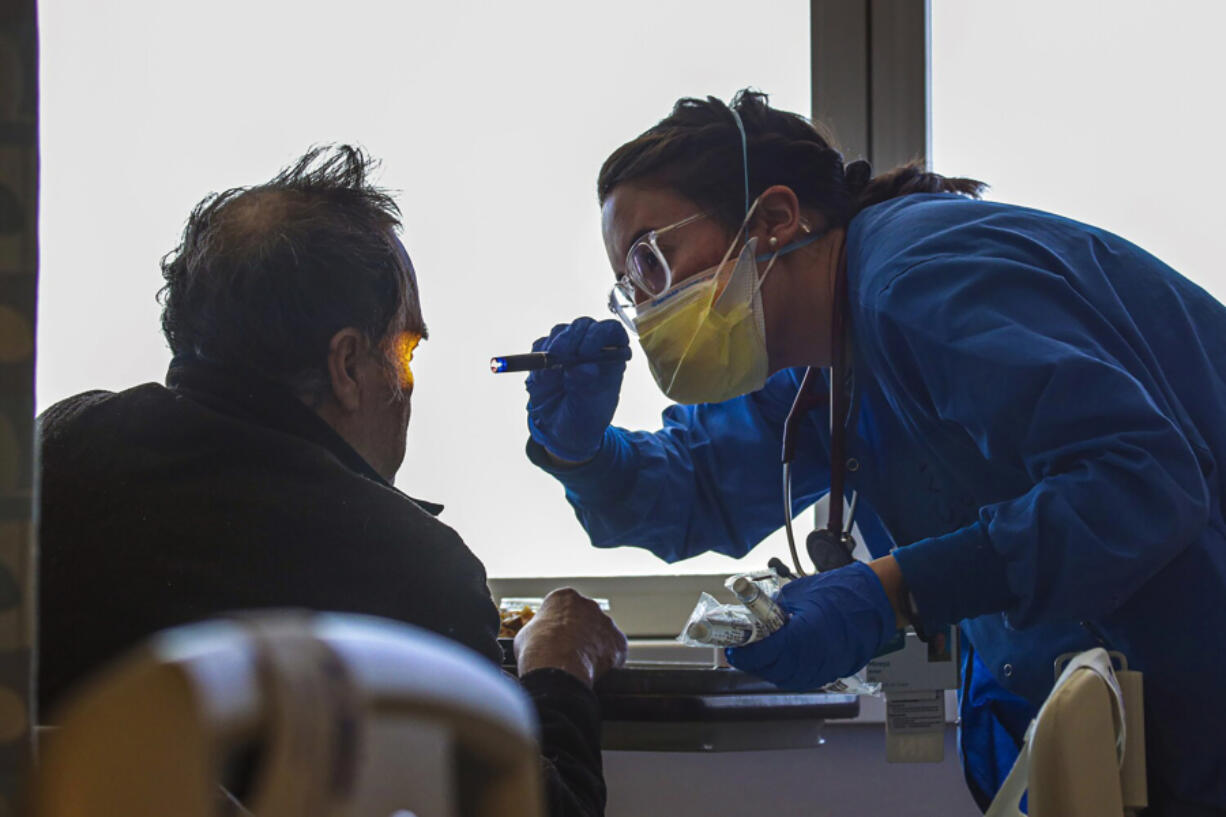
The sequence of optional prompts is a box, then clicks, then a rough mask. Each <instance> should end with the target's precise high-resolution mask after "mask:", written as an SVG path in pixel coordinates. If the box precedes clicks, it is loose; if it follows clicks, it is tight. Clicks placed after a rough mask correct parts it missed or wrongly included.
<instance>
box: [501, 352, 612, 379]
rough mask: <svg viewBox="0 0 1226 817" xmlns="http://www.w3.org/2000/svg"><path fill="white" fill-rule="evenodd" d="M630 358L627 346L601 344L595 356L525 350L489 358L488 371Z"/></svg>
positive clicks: (556, 366) (546, 367) (527, 368)
mask: <svg viewBox="0 0 1226 817" xmlns="http://www.w3.org/2000/svg"><path fill="white" fill-rule="evenodd" d="M629 359H630V347H628V346H603V347H601V349H600V354H599V355H597V356H595V357H576V358H559V357H558V356H557V355H554V354H551V353H549V352H527V353H525V354H522V355H502V356H501V357H492V358H490V371H491V372H493V373H494V374H503V373H506V372H531V371H534V370H537V369H560V368H561V367H563V366H578V365H580V364H583V363H612V362H614V361H618V360H629Z"/></svg>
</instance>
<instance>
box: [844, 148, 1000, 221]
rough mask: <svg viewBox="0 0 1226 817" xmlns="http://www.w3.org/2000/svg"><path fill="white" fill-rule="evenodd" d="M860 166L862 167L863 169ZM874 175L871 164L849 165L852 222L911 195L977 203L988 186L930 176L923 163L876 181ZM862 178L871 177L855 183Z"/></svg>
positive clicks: (958, 179) (860, 162) (848, 184)
mask: <svg viewBox="0 0 1226 817" xmlns="http://www.w3.org/2000/svg"><path fill="white" fill-rule="evenodd" d="M858 166H862V169H861V168H860V167H858ZM871 173H872V170H871V168H870V167H869V164H868V162H866V161H864V160H863V159H861V160H858V161H855V162H852V163H851V164H849V165H847V167H846V169H845V171H844V175H845V177H846V179H847V188H848V192H849V193H850V194H851V207H850V210H849V214H848V220H849V221H850V220H851V219H852V218H854V217H855V215H856V214H857V213H859V212H860V211H861V210H863V209H864V208H866V207H872V206H873V205H874V204H881V202H883V201H888V200H889V199H896V198H898V197H899V196H906V195H908V194H910V193H958V194H960V195H963V196H969V197H971V198H973V199H977V198H979V197H980V196H981V195H982V194H983V191H984V189H985V188H986V187H987V185H986V184H984V183H983V182H981V181H976V180H975V179H963V178H958V177H949V176H942V175H941V174H939V173H929V172H927V171H926V170H924V163H923V162H911V163H910V164H905V165H903V166H902V167H896V168H894V169H893V170H891V171H890V172H889V173H883V174H882V175H880V176H877V177H875V178H872V177H871ZM860 174H867V175H865V176H864V180H863V181H862V182H860V181H859V180H858V178H857V180H856V182H853V179H852V177H853V176H857V177H858V176H859V175H860Z"/></svg>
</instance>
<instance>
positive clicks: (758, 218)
mask: <svg viewBox="0 0 1226 817" xmlns="http://www.w3.org/2000/svg"><path fill="white" fill-rule="evenodd" d="M754 222H755V225H754V226H755V227H758V228H760V229H761V230H762V235H764V238H763V239H761V240H762V241H769V240H770V239H772V238H774V239H776V241H775V244H774V248H776V249H777V248H779V247H782V246H784V245H785V244H787V243H789V242H791V241H794V240H796V239H797V238H801V237H802V235H801V234H802V232H803V231H802V230H801V229H800V199H798V198H797V197H796V192H795V191H794V190H792V188H790V187H788V186H787V185H783V184H776V185H774V186H772V187H768V188H766V189H765V190H763V191H762V195H761V196H760V197H759V198H758V207H757V210H755V211H754ZM760 249H761V250H765V249H768V247H766V246H764V247H761V248H760Z"/></svg>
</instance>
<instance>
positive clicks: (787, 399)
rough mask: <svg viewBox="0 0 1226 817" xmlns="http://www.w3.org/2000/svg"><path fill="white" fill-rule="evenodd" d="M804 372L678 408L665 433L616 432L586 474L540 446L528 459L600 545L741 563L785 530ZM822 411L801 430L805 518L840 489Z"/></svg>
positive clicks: (800, 493) (799, 482)
mask: <svg viewBox="0 0 1226 817" xmlns="http://www.w3.org/2000/svg"><path fill="white" fill-rule="evenodd" d="M801 374H803V370H784V371H781V372H779V373H777V374H776V375H774V376H773V377H771V378H770V380H768V381H767V384H766V385H765V386H764V387H763V388H762V389H761V390H759V391H757V392H754V393H752V394H748V395H745V396H743V397H738V398H736V399H733V400H728V401H725V402H723V403H706V404H703V405H698V406H681V405H674V406H670V407H669V408H668V409H666V410H665V412H664V415H663V421H664V427H663V428H662V429H660V430H659V431H655V432H646V431H628V430H626V429H623V428H617V427H611V428H609V429H608V430H607V431H606V432H605V436H604V441H603V444H602V445H601V448H600V451H599V452H598V453H597V455H596V457H595V459H593V460H591V461H590V462H588V463H585V464H584V465H581V466H579V467H576V468H560V467H556V466H553V465H552V464H551V463H550V462H549V459H548V457H547V456H546V454H545V452H544V451H543V450H542V449H541V448H540V447H539V446H537V445H536V444H535V443H532V442H529V444H528V449H527V453H528V458H529V459H530V460H531V461H532V462H533V463H534V464H536V465H537V466H539V467H540V468H542V469H543V470H545V471H546V472H548V473H550V474H552V475H553V476H554V477H555V478H556V479H557V480H558V481H559V482H561V483H562V485H563V486H564V487H565V489H566V498H567V500H568V501H569V502H570V504H571V505H572V507H574V509H575V514H576V516H577V517H578V518H579V522H580V523H581V524H582V525H583V527H584V529H585V530H587V532H588V536H589V537H590V538H591V541H592V544H593V545H595V546H596V547H617V546H621V545H633V546H637V547H642V548H646V549H647V550H650V551H651V552H652V553H654V554H656V555H657V556H659V557H660V558H661V559H664V560H665V561H668V562H675V561H679V560H681V559H686V558H689V557H690V556H696V555H698V554H700V553H705V552H707V551H715V552H717V553H723V554H726V555H728V556H733V557H740V556H743V555H745V554H746V553H748V552H749V550H751V549H752V548H753V546H754V545H756V544H757V543H758V542H760V541H761V540H762V539H763V538H765V537H766V536H767V535H768V534H770V533H771V532H772V531H774V530H776V529H778V528H779V527H781V526H782V525H783V510H782V507H783V487H782V482H781V476H780V464H779V454H780V449H781V446H782V436H783V423H784V420H785V419H786V418H787V413H788V410H789V409H790V408H791V405H792V400H793V398H795V396H796V390H797V388H798V387H799V383H800V375H801ZM819 414H820V417H821V418H824V417H825V414H824V412H818V413H816V414H814V415H813V417H812V418H810V419H809V420H808V421H806V422H805V423H804V427H803V428H802V429H801V432H800V441H799V445H798V446H797V449H798V454H797V459H796V463H795V468H794V470H795V477H794V480H793V502H792V505H793V509H794V510H795V511H797V512H798V511H799V510H800V509H802V508H804V507H807V506H808V505H811V504H812V503H813V502H814V501H816V499H817V498H818V496H820V494H821V493H822V492H824V491H825V490H828V488H829V484H830V479H829V466H828V465H827V464H826V463H825V458H826V456H827V455H826V454H825V452H826V450H827V448H826V443H825V441H824V439H823V437H822V435H821V432H820V426H819V423H818V415H819Z"/></svg>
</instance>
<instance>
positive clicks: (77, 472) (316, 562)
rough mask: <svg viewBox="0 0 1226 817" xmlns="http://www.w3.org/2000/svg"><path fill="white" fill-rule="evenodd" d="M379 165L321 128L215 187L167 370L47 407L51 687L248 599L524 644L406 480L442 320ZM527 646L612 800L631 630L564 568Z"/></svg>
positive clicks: (562, 803)
mask: <svg viewBox="0 0 1226 817" xmlns="http://www.w3.org/2000/svg"><path fill="white" fill-rule="evenodd" d="M370 165H371V163H370V161H369V160H368V159H367V157H366V156H364V155H363V153H362V152H361V151H359V150H356V149H354V148H350V147H344V146H342V147H338V148H326V149H325V148H317V149H314V150H312V151H310V152H309V153H307V154H306V155H305V156H303V157H302V159H300V160H299V161H298V162H297V163H296V164H295V165H294V166H293V167H291V168H289V169H287V170H285V171H284V172H282V173H281V174H280V175H278V176H277V177H276V178H274V179H273V180H272V181H270V182H268V183H267V184H263V185H259V186H256V187H249V188H238V189H234V190H228V191H226V192H224V193H221V194H216V195H212V196H210V197H208V198H206V199H205V200H204V201H202V202H201V203H200V204H199V205H198V206H197V207H196V209H195V210H194V211H193V212H192V214H191V217H190V218H189V219H188V222H187V226H186V228H185V229H184V232H183V240H182V243H181V244H180V246H179V247H178V248H177V249H175V250H174V251H172V252H171V253H169V254H168V255H167V257H166V258H165V259H163V262H162V271H163V276H164V277H165V280H166V285H165V287H164V288H163V290H162V292H161V298H162V303H163V306H164V311H163V313H162V326H163V330H164V332H165V335H166V338H167V341H168V342H169V343H170V348H171V350H172V351H173V352H174V360H173V362H172V363H171V366H170V371H169V373H168V374H167V377H166V385H165V386H161V385H158V384H153V383H149V384H145V385H143V386H137V387H136V388H132V389H129V390H127V391H123V392H118V393H112V392H102V391H94V392H87V393H85V394H80V395H77V396H76V397H72V398H69V399H67V400H64V401H63V402H61V403H58V404H56V405H55V406H52V407H51V408H49V409H48V410H47V411H46V412H45V413H44V414H43V416H42V417H41V418H40V421H39V429H40V436H41V445H42V496H41V506H42V521H41V532H40V537H41V548H42V550H41V555H42V560H41V566H40V573H41V588H40V589H41V596H40V605H41V633H40V636H41V645H40V650H41V654H40V658H41V666H40V678H39V688H40V696H41V700H42V703H43V705H44V706H48V705H52V706H53V705H54V704H55V702H56V700H57V699H58V698H60V697H61V695H62V694H63V692H64V691H65V689H66V688H67V687H69V686H70V685H71V684H72V683H73V682H75V681H77V680H78V679H80V678H81V677H82V676H83V675H85V674H87V673H88V672H90V671H91V670H93V669H94V668H96V667H98V666H99V665H100V664H101V663H103V662H104V661H106V660H107V659H108V658H111V657H112V656H114V655H115V654H117V653H119V652H121V651H122V650H124V649H126V648H128V647H130V646H132V645H133V644H135V643H137V642H138V641H140V640H141V639H143V638H144V637H146V636H148V635H150V634H152V633H154V632H156V631H158V630H161V629H164V628H167V627H172V626H175V625H178V624H183V623H185V622H189V621H194V620H198V619H201V618H206V617H209V616H214V615H217V614H220V613H223V612H226V611H231V610H237V609H250V608H261V607H298V608H308V609H314V610H331V611H342V612H357V613H367V614H372V615H378V616H384V617H387V618H391V619H397V620H400V621H405V622H409V623H411V624H416V625H418V626H422V627H426V628H429V629H431V630H434V631H437V632H439V633H442V634H444V635H446V636H449V637H450V638H452V639H454V640H456V641H458V642H460V643H462V644H465V645H467V646H469V647H471V648H473V649H475V650H477V651H478V652H480V653H482V654H484V655H486V656H488V657H489V658H490V659H491V660H495V661H497V660H500V658H501V653H500V650H499V647H498V644H497V641H496V636H497V631H498V614H497V611H496V610H495V609H494V606H493V603H492V602H491V600H490V595H489V590H488V588H487V586H486V577H485V570H484V568H483V567H482V565H481V563H480V562H479V561H478V560H477V558H476V557H475V556H474V555H473V554H472V553H471V552H470V551H469V550H468V548H467V547H466V546H465V545H464V542H463V541H462V540H461V539H460V537H459V536H458V535H457V534H456V533H455V532H454V531H453V530H451V529H450V528H449V527H447V526H446V525H444V524H442V523H441V522H439V521H437V520H436V519H435V516H436V515H437V514H438V513H439V511H440V510H441V508H439V507H438V506H435V505H431V504H430V503H427V502H422V501H419V500H414V499H411V498H409V497H407V496H405V495H404V494H402V493H400V492H399V491H397V490H396V489H395V488H394V487H393V486H392V480H393V478H394V476H395V474H396V471H397V470H398V469H399V467H400V464H401V462H402V460H403V458H404V452H405V437H406V431H407V427H408V422H409V414H410V397H411V395H412V391H413V377H412V370H411V367H410V364H411V361H412V353H413V349H414V348H415V347H416V345H417V343H418V342H419V341H420V340H422V339H424V338H425V337H426V325H425V321H424V320H423V318H422V314H421V307H420V303H419V301H418V291H417V279H416V275H415V273H414V270H413V266H412V264H411V263H410V261H409V257H408V254H407V253H406V252H405V249H404V247H403V245H402V244H401V243H400V241H399V239H398V238H397V237H396V233H395V231H396V228H397V227H398V226H399V211H398V209H397V207H396V204H395V202H393V201H392V199H391V198H390V197H389V196H388V195H387V194H386V193H385V192H383V191H381V190H379V189H378V188H376V187H373V186H372V185H371V184H370V183H369V182H368V180H367V173H368V170H369V169H370ZM516 647H517V653H518V656H519V673H520V678H521V681H522V684H523V687H524V689H525V690H526V691H527V692H528V694H529V695H530V696H531V697H532V699H533V700H534V702H535V703H536V707H537V711H538V713H539V715H540V720H541V725H542V751H543V754H544V763H545V774H546V784H547V785H546V790H547V797H548V800H549V802H550V805H551V812H552V813H553V814H575V815H592V814H600V813H602V812H603V810H604V802H605V789H604V781H603V777H602V773H601V765H600V744H599V726H600V720H599V707H598V705H597V702H596V699H595V697H594V695H593V693H592V691H591V686H592V684H593V683H594V681H595V680H596V678H598V677H599V676H600V675H601V674H602V673H603V672H605V671H606V670H608V669H609V668H610V667H612V666H615V665H616V664H618V663H619V662H621V661H622V660H624V657H625V649H626V643H625V637H624V636H623V635H622V634H621V632H620V631H618V629H617V627H616V626H615V625H614V624H613V623H612V622H611V621H610V620H609V619H608V618H607V617H606V616H604V614H603V613H601V612H600V610H599V609H598V608H597V606H596V605H595V603H593V602H591V601H590V600H588V599H584V598H583V597H582V596H580V595H579V594H577V593H575V592H573V591H567V590H564V591H557V592H555V593H553V594H551V595H550V596H549V598H548V599H547V600H546V603H545V605H544V606H543V607H542V609H541V611H540V613H539V614H538V616H537V618H536V619H535V620H534V621H533V622H532V623H531V624H529V625H528V626H527V627H525V628H524V630H523V631H522V632H521V635H520V637H519V638H518V639H517V643H516Z"/></svg>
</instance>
